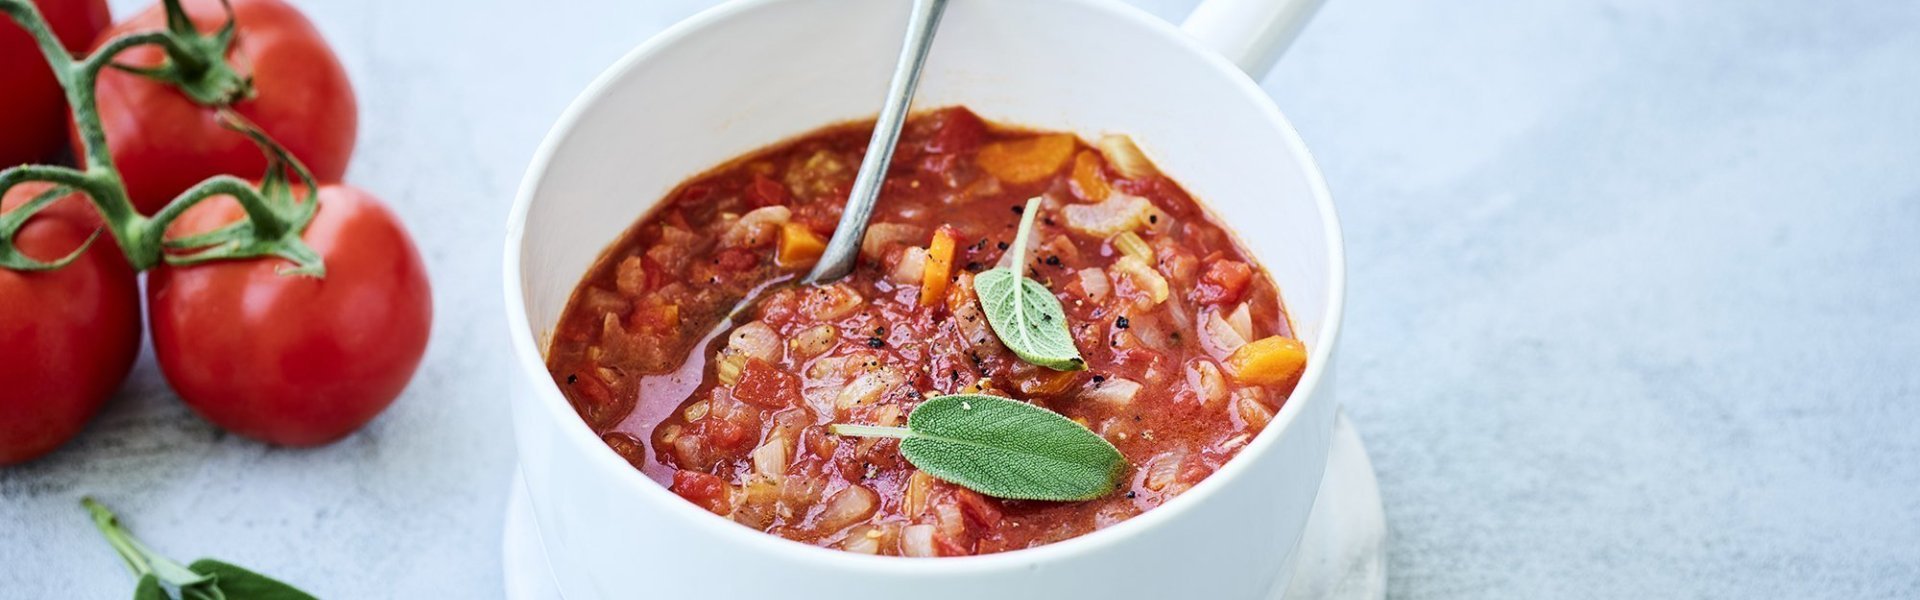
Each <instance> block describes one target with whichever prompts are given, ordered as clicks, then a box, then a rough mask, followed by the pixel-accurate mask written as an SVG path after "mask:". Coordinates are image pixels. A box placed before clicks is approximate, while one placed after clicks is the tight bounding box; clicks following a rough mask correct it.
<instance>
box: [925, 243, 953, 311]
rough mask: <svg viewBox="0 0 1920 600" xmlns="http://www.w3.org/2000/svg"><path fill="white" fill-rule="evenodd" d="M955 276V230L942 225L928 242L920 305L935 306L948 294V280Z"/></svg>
mask: <svg viewBox="0 0 1920 600" xmlns="http://www.w3.org/2000/svg"><path fill="white" fill-rule="evenodd" d="M952 276H953V232H951V231H948V230H947V228H945V227H941V228H940V229H939V230H936V231H934V232H933V242H932V243H929V244H927V263H926V267H925V269H924V270H922V271H921V272H920V305H921V306H933V304H934V303H935V302H939V301H940V300H941V299H942V298H945V297H946V294H947V282H948V281H949V280H950V279H951V278H952Z"/></svg>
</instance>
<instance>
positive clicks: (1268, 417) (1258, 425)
mask: <svg viewBox="0 0 1920 600" xmlns="http://www.w3.org/2000/svg"><path fill="white" fill-rule="evenodd" d="M1260 395H1261V394H1260V391H1259V390H1258V389H1255V388H1241V389H1240V390H1238V391H1236V392H1234V393H1233V406H1234V410H1235V411H1236V412H1238V413H1239V416H1240V422H1241V423H1245V424H1246V426H1247V430H1248V431H1259V430H1261V429H1263V428H1265V427H1266V426H1267V422H1268V421H1272V420H1273V409H1271V408H1267V403H1266V402H1265V401H1263V400H1261V399H1260Z"/></svg>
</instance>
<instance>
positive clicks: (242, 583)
mask: <svg viewBox="0 0 1920 600" xmlns="http://www.w3.org/2000/svg"><path fill="white" fill-rule="evenodd" d="M187 568H188V569H192V570H193V572H195V573H203V574H206V575H211V576H213V578H214V581H215V582H217V583H218V584H219V586H220V591H221V592H222V593H225V594H226V597H227V598H230V599H233V600H317V599H316V598H314V597H313V595H312V594H308V593H306V592H303V591H300V589H299V588H296V587H293V586H291V585H287V584H286V583H284V582H282V581H280V580H278V579H274V578H272V577H268V576H266V575H261V574H259V573H255V572H253V571H250V570H247V569H245V568H241V567H239V566H236V565H233V564H230V563H225V562H221V561H218V560H214V559H211V558H202V559H200V560H196V561H193V564H191V565H187Z"/></svg>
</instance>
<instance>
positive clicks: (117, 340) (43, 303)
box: [0, 183, 140, 465]
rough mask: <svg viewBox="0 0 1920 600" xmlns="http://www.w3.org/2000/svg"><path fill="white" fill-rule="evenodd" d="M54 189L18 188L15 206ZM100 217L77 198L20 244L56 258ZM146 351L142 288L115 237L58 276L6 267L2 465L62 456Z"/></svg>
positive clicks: (31, 224)
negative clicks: (52, 454) (142, 330)
mask: <svg viewBox="0 0 1920 600" xmlns="http://www.w3.org/2000/svg"><path fill="white" fill-rule="evenodd" d="M47 189H48V186H46V185H44V184H38V183H29V184H24V185H20V186H17V187H14V188H13V189H12V190H10V191H8V192H7V195H6V197H5V198H4V199H0V207H4V210H12V209H13V207H15V206H17V205H20V204H24V203H26V202H27V201H29V200H32V199H33V198H35V197H37V196H39V195H40V194H41V193H42V192H45V191H46V190H47ZM98 226H99V218H98V217H97V216H95V215H94V213H93V212H92V209H91V208H90V207H88V206H87V204H86V200H85V199H83V198H82V197H80V196H68V197H66V198H63V199H61V200H59V201H57V202H55V203H54V204H53V205H52V206H49V207H47V208H46V209H44V210H43V211H41V213H40V214H38V215H35V216H34V217H33V218H32V219H31V220H29V221H28V222H27V224H26V226H24V227H22V228H21V229H20V231H19V235H18V236H17V237H16V239H15V243H16V244H17V245H18V246H19V248H20V250H21V252H23V253H25V254H27V255H28V256H31V257H33V258H36V259H39V260H43V261H51V260H56V259H59V258H60V257H63V256H66V255H67V253H69V252H72V251H73V249H74V248H78V247H80V244H81V243H83V242H85V241H86V239H87V236H88V235H91V234H92V233H93V231H94V229H96V228H97V227H98ZM139 353H140V288H139V285H138V283H137V282H136V280H135V278H134V273H133V270H132V269H131V268H128V267H127V263H126V261H125V260H124V259H122V258H121V257H120V251H119V250H118V249H117V248H115V247H114V245H113V241H112V240H110V239H108V238H106V237H104V234H103V237H101V238H100V239H98V240H95V241H94V244H93V247H91V248H89V249H87V252H86V253H85V254H82V255H81V256H80V258H79V259H78V260H75V261H73V262H72V263H69V264H68V265H66V266H64V267H61V268H59V269H57V270H53V271H40V272H21V271H10V270H7V269H0V382H5V383H0V465H6V464H13V463H18V462H24V461H27V460H31V459H33V458H35V457H38V456H40V455H43V454H46V453H48V452H51V451H53V449H54V448H56V447H59V446H60V444H61V443H63V442H65V441H67V439H69V438H72V437H73V436H74V434H77V433H79V432H80V429H81V428H82V427H83V426H85V425H86V424H87V420H88V419H91V418H93V415H94V413H96V412H99V410H100V405H101V404H103V403H105V402H106V400H107V398H108V397H109V396H112V395H113V391H114V390H115V389H117V388H119V387H120V382H121V381H122V380H124V379H126V377H127V369H128V368H130V367H132V366H133V359H134V357H135V356H137V355H138V354H139Z"/></svg>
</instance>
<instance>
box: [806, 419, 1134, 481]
mask: <svg viewBox="0 0 1920 600" xmlns="http://www.w3.org/2000/svg"><path fill="white" fill-rule="evenodd" d="M832 431H833V433H835V434H839V435H856V436H868V437H893V438H899V439H900V453H901V454H902V455H905V456H906V457H907V461H908V462H911V463H913V466H915V467H918V468H919V469H920V470H922V471H926V472H927V474H928V475H932V476H934V477H936V478H938V479H941V480H944V481H948V482H952V483H954V484H957V485H960V486H961V487H965V488H967V489H970V490H973V491H976V492H980V493H982V494H986V495H988V496H993V497H996V498H1009V499H1015V500H1054V501H1068V500H1092V499H1094V498H1099V497H1101V496H1105V495H1107V494H1108V493H1110V492H1112V491H1113V490H1114V487H1115V486H1117V485H1118V484H1119V481H1120V475H1121V472H1122V470H1123V469H1122V468H1123V467H1124V465H1125V461H1124V460H1123V458H1122V457H1121V455H1120V450H1119V449H1117V448H1114V447H1113V444H1109V443H1107V440H1106V439H1105V438H1102V437H1100V436H1099V434H1096V433H1094V432H1092V431H1090V430H1088V429H1087V428H1086V427H1083V426H1081V425H1080V424H1079V423H1075V422H1073V421H1072V420H1069V419H1067V418H1066V417H1064V416H1061V415H1060V413H1056V412H1053V411H1050V410H1047V409H1044V408H1041V407H1038V406H1034V405H1032V404H1028V403H1025V402H1020V401H1018V400H1011V399H1007V398H1001V397H999V396H989V395H986V394H955V395H951V396H939V397H936V398H932V399H929V400H927V401H926V402H922V403H920V405H919V406H917V407H914V409H913V412H912V413H910V414H908V415H907V427H905V428H898V427H871V426H862V425H834V426H833V428H832Z"/></svg>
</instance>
